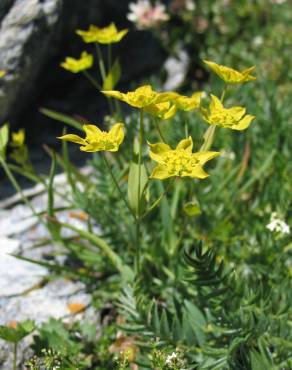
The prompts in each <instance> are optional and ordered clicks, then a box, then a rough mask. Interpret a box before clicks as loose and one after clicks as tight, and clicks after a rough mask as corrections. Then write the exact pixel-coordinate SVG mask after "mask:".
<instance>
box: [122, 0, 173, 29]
mask: <svg viewBox="0 0 292 370" xmlns="http://www.w3.org/2000/svg"><path fill="white" fill-rule="evenodd" d="M129 9H130V13H128V14H127V18H128V20H129V21H131V22H133V23H135V24H136V27H137V28H138V29H140V30H143V29H147V28H151V27H157V26H158V25H159V24H160V23H161V22H165V21H167V20H168V19H169V15H168V14H167V13H166V7H165V5H163V4H161V3H160V2H156V3H155V5H152V4H151V2H150V1H149V0H138V1H137V3H130V4H129Z"/></svg>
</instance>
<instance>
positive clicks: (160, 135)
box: [154, 117, 166, 143]
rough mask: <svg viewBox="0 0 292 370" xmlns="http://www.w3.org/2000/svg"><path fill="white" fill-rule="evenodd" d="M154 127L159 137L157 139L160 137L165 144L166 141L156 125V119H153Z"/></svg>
mask: <svg viewBox="0 0 292 370" xmlns="http://www.w3.org/2000/svg"><path fill="white" fill-rule="evenodd" d="M154 125H155V128H156V130H157V132H158V135H159V137H160V139H161V140H162V141H163V142H164V143H165V142H166V141H165V138H164V137H163V135H162V132H161V130H160V127H159V124H158V120H157V118H156V117H154Z"/></svg>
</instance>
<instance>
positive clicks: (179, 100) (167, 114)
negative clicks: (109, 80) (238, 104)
mask: <svg viewBox="0 0 292 370" xmlns="http://www.w3.org/2000/svg"><path fill="white" fill-rule="evenodd" d="M102 93H104V94H105V95H106V96H108V97H111V98H115V99H118V100H121V101H123V102H125V103H127V104H129V105H131V106H132V107H135V108H139V109H143V110H144V111H145V112H147V113H150V114H152V115H153V116H156V117H159V118H160V119H170V118H172V117H173V116H174V115H175V113H176V111H177V110H178V109H181V110H185V111H190V110H192V109H196V108H199V106H200V101H201V96H202V92H197V93H194V94H193V95H192V96H191V97H187V96H183V95H180V94H178V93H176V92H173V91H167V92H156V91H154V90H153V89H152V87H151V86H150V85H144V86H141V87H138V88H137V89H136V90H134V91H130V92H127V93H122V92H120V91H116V90H113V91H102Z"/></svg>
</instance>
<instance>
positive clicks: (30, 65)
mask: <svg viewBox="0 0 292 370" xmlns="http://www.w3.org/2000/svg"><path fill="white" fill-rule="evenodd" d="M11 3H12V2H11V1H10V2H9V1H7V0H6V1H4V5H2V6H1V9H3V10H2V14H3V12H4V9H7V7H8V8H9V5H12V6H11V7H10V8H9V10H8V13H7V14H6V16H5V17H4V18H3V20H2V22H1V28H0V69H3V70H5V71H6V76H5V77H4V78H3V80H2V81H1V85H0V117H2V118H6V116H7V115H8V113H9V111H10V110H11V109H12V106H13V105H14V104H17V99H21V98H22V97H23V96H25V94H26V93H27V92H28V89H29V86H30V83H29V82H30V81H34V78H35V76H36V75H37V72H38V70H39V68H40V67H41V65H42V62H43V59H44V57H45V55H46V51H47V49H48V47H49V43H50V40H51V38H52V35H53V32H54V26H55V25H56V23H57V21H58V19H59V16H60V13H61V10H62V8H61V4H62V0H43V1H41V0H16V1H15V2H14V3H13V4H11ZM5 4H6V7H5ZM1 9H0V15H1Z"/></svg>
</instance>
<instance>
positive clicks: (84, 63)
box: [60, 51, 93, 73]
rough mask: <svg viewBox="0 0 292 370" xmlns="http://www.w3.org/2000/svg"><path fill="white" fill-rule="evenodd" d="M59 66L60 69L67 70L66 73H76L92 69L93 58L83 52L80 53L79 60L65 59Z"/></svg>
mask: <svg viewBox="0 0 292 370" xmlns="http://www.w3.org/2000/svg"><path fill="white" fill-rule="evenodd" d="M60 65H61V67H63V68H65V69H67V71H70V72H73V73H78V72H80V71H84V70H85V69H89V68H91V67H92V65H93V56H92V55H91V54H88V53H87V52H86V51H83V52H82V53H81V56H80V59H74V58H71V57H67V58H66V59H65V62H63V63H61V64H60Z"/></svg>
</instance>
